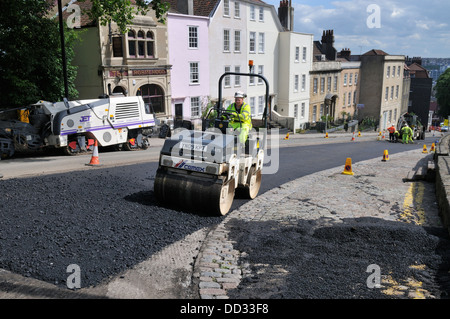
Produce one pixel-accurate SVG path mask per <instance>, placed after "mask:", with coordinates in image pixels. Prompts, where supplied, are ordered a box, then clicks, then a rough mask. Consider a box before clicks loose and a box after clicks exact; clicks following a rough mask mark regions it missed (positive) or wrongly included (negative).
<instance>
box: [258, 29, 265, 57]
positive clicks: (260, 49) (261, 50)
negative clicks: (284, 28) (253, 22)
mask: <svg viewBox="0 0 450 319" xmlns="http://www.w3.org/2000/svg"><path fill="white" fill-rule="evenodd" d="M264 39H265V34H264V33H259V43H258V52H259V53H264V47H265V43H264V42H265V40H264Z"/></svg>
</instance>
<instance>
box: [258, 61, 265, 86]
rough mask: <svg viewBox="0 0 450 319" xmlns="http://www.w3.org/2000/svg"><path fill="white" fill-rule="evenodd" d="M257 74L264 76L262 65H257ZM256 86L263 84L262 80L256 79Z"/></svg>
mask: <svg viewBox="0 0 450 319" xmlns="http://www.w3.org/2000/svg"><path fill="white" fill-rule="evenodd" d="M258 74H259V75H264V65H258ZM258 84H263V80H262V79H261V78H260V77H258Z"/></svg>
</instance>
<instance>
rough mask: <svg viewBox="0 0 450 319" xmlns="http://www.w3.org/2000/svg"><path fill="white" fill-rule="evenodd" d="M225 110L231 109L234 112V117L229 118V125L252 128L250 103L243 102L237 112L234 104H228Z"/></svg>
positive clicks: (235, 127)
mask: <svg viewBox="0 0 450 319" xmlns="http://www.w3.org/2000/svg"><path fill="white" fill-rule="evenodd" d="M227 111H231V112H233V114H234V118H232V119H231V121H230V125H231V127H232V128H233V129H237V128H240V127H241V125H242V127H243V128H244V127H245V128H246V129H248V130H251V129H252V119H251V117H250V113H251V109H250V105H248V104H247V103H244V104H243V105H242V106H241V111H240V112H239V113H238V112H237V110H236V104H235V103H233V104H230V106H228V108H227Z"/></svg>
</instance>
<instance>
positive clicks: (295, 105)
mask: <svg viewBox="0 0 450 319" xmlns="http://www.w3.org/2000/svg"><path fill="white" fill-rule="evenodd" d="M297 117H298V104H294V118H297Z"/></svg>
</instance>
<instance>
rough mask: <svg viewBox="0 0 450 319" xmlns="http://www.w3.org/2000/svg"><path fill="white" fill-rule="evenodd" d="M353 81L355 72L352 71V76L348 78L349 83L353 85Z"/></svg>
mask: <svg viewBox="0 0 450 319" xmlns="http://www.w3.org/2000/svg"><path fill="white" fill-rule="evenodd" d="M352 82H353V73H350V77H349V78H348V85H352Z"/></svg>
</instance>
